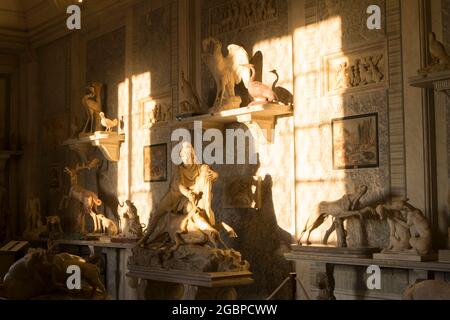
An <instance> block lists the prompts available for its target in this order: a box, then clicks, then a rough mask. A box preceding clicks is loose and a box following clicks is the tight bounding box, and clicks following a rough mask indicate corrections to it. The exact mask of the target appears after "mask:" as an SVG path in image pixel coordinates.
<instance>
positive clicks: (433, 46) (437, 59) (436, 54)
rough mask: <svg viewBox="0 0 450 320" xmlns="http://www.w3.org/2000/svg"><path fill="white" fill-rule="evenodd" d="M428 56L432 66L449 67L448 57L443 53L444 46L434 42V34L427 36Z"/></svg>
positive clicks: (449, 59) (449, 60)
mask: <svg viewBox="0 0 450 320" xmlns="http://www.w3.org/2000/svg"><path fill="white" fill-rule="evenodd" d="M428 38H429V42H430V44H429V47H430V54H431V57H432V58H433V63H434V64H441V65H450V56H449V55H448V54H447V52H446V51H445V47H444V45H443V44H442V43H441V42H439V41H438V40H436V34H435V33H434V32H430V33H429V34H428Z"/></svg>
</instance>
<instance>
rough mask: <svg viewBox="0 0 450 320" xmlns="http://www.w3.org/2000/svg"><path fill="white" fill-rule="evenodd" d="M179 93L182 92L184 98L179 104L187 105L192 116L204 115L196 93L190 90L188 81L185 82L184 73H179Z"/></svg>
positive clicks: (192, 89)
mask: <svg viewBox="0 0 450 320" xmlns="http://www.w3.org/2000/svg"><path fill="white" fill-rule="evenodd" d="M181 91H182V92H183V94H184V97H185V98H186V100H185V101H183V102H181V103H185V104H188V105H189V106H190V109H191V110H192V112H193V113H194V114H202V113H204V112H203V110H202V107H201V103H200V99H199V97H198V94H197V92H195V90H194V88H192V86H191V84H190V83H189V81H187V80H186V78H185V76H184V71H181Z"/></svg>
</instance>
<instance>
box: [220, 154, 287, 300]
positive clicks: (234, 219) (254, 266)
mask: <svg viewBox="0 0 450 320" xmlns="http://www.w3.org/2000/svg"><path fill="white" fill-rule="evenodd" d="M225 167H228V165H225ZM230 167H238V166H236V165H233V166H230ZM246 167H247V168H248V170H245V171H246V172H245V173H243V172H241V175H242V174H244V175H245V176H254V175H256V172H257V171H258V168H259V162H258V164H257V165H248V166H246ZM236 169H237V170H236ZM239 169H240V168H235V169H233V170H231V168H230V170H227V169H225V170H220V171H221V172H236V171H240V170H239ZM224 178H225V177H224ZM272 187H273V181H272V176H270V175H266V176H265V177H264V180H263V181H262V184H261V193H262V195H261V207H260V209H259V210H258V209H222V208H223V204H222V201H223V197H217V198H218V199H216V201H215V203H214V205H215V207H218V208H219V209H215V212H216V215H217V219H218V220H219V221H224V222H226V223H227V224H229V225H230V226H232V227H233V228H234V229H235V231H236V233H237V234H238V238H236V239H230V238H227V237H226V236H224V239H226V240H225V241H226V242H227V245H229V246H230V247H232V248H234V249H235V250H237V251H239V252H240V253H241V254H242V257H243V259H245V260H247V261H249V263H250V271H251V272H252V273H253V278H254V280H255V283H254V284H252V285H250V286H243V287H237V288H236V289H237V291H238V296H239V297H241V298H244V299H265V298H267V297H268V296H269V295H270V294H272V292H273V291H274V290H275V289H276V288H277V287H278V286H279V285H280V284H281V283H282V281H283V280H284V279H285V278H286V277H288V276H289V273H290V272H292V271H293V266H292V264H291V262H289V261H287V260H286V259H285V258H284V253H287V252H289V251H290V245H291V242H292V235H291V234H290V233H289V232H287V231H285V230H283V229H282V228H280V226H279V225H278V222H277V217H276V213H275V208H274V204H273V198H272ZM224 189H225V186H224V181H223V180H222V181H221V182H220V183H218V186H217V188H216V190H214V194H218V195H222V194H224V192H223V191H224ZM291 298H292V288H290V287H289V285H286V286H285V287H284V288H283V289H282V290H281V291H280V292H279V293H278V294H277V295H276V296H275V299H291Z"/></svg>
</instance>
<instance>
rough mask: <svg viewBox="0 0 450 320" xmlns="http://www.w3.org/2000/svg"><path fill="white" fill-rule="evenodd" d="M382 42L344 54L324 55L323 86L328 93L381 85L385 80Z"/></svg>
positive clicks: (384, 58)
mask: <svg viewBox="0 0 450 320" xmlns="http://www.w3.org/2000/svg"><path fill="white" fill-rule="evenodd" d="M386 66H387V61H386V54H385V50H384V46H383V44H381V45H378V46H375V47H372V48H368V49H363V50H358V51H353V52H350V53H345V54H338V55H330V56H326V57H324V62H323V68H324V70H323V74H324V77H325V83H324V88H325V92H326V93H328V94H341V93H343V92H349V91H354V90H361V89H367V88H372V87H378V86H383V85H385V84H386V82H387V81H386V80H387V72H386V71H387V68H386Z"/></svg>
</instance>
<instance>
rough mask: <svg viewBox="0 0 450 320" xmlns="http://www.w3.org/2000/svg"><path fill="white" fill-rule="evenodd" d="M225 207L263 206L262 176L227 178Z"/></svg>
mask: <svg viewBox="0 0 450 320" xmlns="http://www.w3.org/2000/svg"><path fill="white" fill-rule="evenodd" d="M223 207H224V208H228V209H232V208H242V209H259V208H260V207H261V177H256V176H244V177H242V176H239V177H227V178H225V195H224V205H223Z"/></svg>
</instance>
